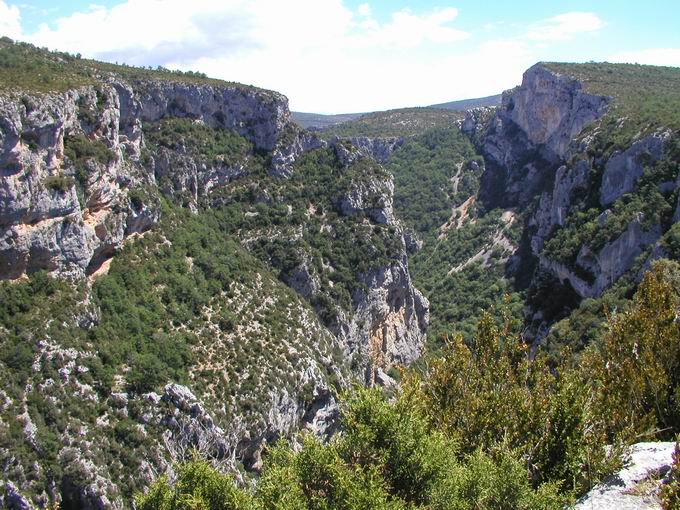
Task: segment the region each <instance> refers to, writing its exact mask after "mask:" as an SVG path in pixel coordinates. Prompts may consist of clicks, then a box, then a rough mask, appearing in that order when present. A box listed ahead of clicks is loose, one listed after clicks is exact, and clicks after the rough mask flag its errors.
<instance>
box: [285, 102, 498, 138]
mask: <svg viewBox="0 0 680 510" xmlns="http://www.w3.org/2000/svg"><path fill="white" fill-rule="evenodd" d="M500 104H501V95H500V94H498V95H495V96H488V97H478V98H473V99H461V100H458V101H450V102H448V103H440V104H433V105H430V106H427V107H425V109H428V108H434V109H440V110H452V111H455V112H464V111H465V110H470V109H472V108H480V107H493V106H499V105H500ZM417 110H418V109H417V108H403V109H400V110H392V112H399V111H402V112H409V113H416V112H417ZM421 113H423V116H425V115H427V114H428V113H429V114H430V115H432V114H431V112H421ZM385 115H389V111H387V112H373V113H339V114H336V115H323V114H320V113H303V112H291V114H290V118H291V119H292V121H293V122H295V123H296V124H298V125H299V126H300V127H303V128H305V129H314V130H321V131H323V130H325V129H328V128H331V127H333V126H337V125H338V124H344V123H350V125H351V123H352V121H355V120H357V119H359V118H360V117H364V119H365V120H367V125H371V124H373V123H375V122H382V123H383V125H384V126H385V125H387V124H389V123H390V122H391V121H390V119H381V117H384V116H385ZM425 126H429V127H432V124H429V123H423V124H422V125H421V127H425ZM340 129H342V128H340ZM358 129H361V128H358ZM345 136H346V135H345Z"/></svg>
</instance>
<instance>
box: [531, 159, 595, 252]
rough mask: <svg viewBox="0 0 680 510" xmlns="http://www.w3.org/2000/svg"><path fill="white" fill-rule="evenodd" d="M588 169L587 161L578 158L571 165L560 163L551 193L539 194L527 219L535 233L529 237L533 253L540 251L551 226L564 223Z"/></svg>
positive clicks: (583, 182) (581, 187) (586, 176)
mask: <svg viewBox="0 0 680 510" xmlns="http://www.w3.org/2000/svg"><path fill="white" fill-rule="evenodd" d="M589 171H590V165H589V164H588V161H585V160H580V161H579V162H577V163H576V164H575V165H573V167H568V166H566V165H562V166H560V167H559V168H558V169H557V172H555V184H554V185H553V189H552V193H548V192H546V193H543V194H541V198H540V201H539V204H538V208H537V210H536V213H535V214H534V215H533V216H532V217H531V219H530V220H529V226H531V227H535V228H536V234H535V235H534V236H532V238H531V250H532V252H533V253H534V255H538V254H539V253H540V251H541V249H542V248H543V243H544V241H545V239H547V238H548V236H549V235H550V234H551V233H552V231H553V228H554V227H555V226H560V227H561V226H564V224H565V223H566V220H567V216H568V215H569V211H570V210H571V204H572V201H573V197H574V193H575V192H577V191H578V190H583V189H584V188H585V186H586V184H587V179H588V172H589Z"/></svg>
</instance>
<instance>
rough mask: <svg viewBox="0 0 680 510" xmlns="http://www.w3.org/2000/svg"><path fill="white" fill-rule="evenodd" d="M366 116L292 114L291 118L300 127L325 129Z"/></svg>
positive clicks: (349, 114) (354, 114)
mask: <svg viewBox="0 0 680 510" xmlns="http://www.w3.org/2000/svg"><path fill="white" fill-rule="evenodd" d="M362 115H364V114H363V113H338V114H336V115H323V114H321V113H304V112H290V118H291V120H292V121H293V122H295V123H296V124H297V125H298V126H300V127H302V128H305V129H325V128H329V127H331V126H334V125H336V124H341V123H342V122H348V121H351V120H354V119H356V118H358V117H361V116H362Z"/></svg>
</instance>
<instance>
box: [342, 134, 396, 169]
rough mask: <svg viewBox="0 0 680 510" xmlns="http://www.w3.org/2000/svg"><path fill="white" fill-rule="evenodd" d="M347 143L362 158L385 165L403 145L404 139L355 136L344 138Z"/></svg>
mask: <svg viewBox="0 0 680 510" xmlns="http://www.w3.org/2000/svg"><path fill="white" fill-rule="evenodd" d="M344 140H347V141H349V142H350V143H351V144H352V145H353V146H354V147H356V148H357V150H358V151H359V152H360V153H361V154H362V155H364V156H366V157H370V158H373V159H374V160H376V161H377V162H378V163H385V162H386V161H387V160H388V159H389V157H390V156H391V155H392V153H393V152H394V151H395V150H397V149H398V148H399V147H401V146H402V145H404V138H403V137H401V136H399V137H395V136H392V137H386V138H368V137H367V136H355V137H349V138H344Z"/></svg>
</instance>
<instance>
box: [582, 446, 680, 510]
mask: <svg viewBox="0 0 680 510" xmlns="http://www.w3.org/2000/svg"><path fill="white" fill-rule="evenodd" d="M674 450H675V443H670V442H669V443H638V444H635V445H633V446H632V447H631V450H630V455H629V457H628V460H627V462H626V464H625V466H624V467H623V469H621V470H620V471H619V472H617V473H615V474H613V475H611V476H610V477H608V478H607V479H605V480H604V481H603V482H602V483H600V484H598V485H597V486H596V487H595V488H594V489H592V490H591V491H590V492H589V493H588V494H586V495H585V496H584V497H583V498H581V499H580V500H579V501H578V502H577V504H576V506H575V509H576V510H661V508H662V507H661V502H660V500H659V498H658V492H659V488H660V486H661V483H662V482H661V481H662V479H663V478H664V476H665V475H666V474H667V473H668V472H669V471H670V468H671V465H672V463H673V452H674Z"/></svg>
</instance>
